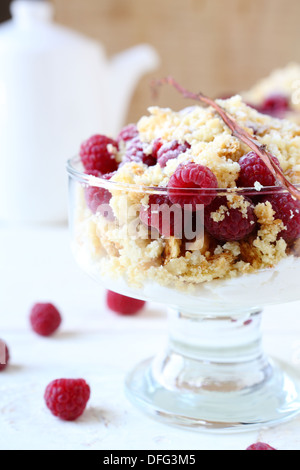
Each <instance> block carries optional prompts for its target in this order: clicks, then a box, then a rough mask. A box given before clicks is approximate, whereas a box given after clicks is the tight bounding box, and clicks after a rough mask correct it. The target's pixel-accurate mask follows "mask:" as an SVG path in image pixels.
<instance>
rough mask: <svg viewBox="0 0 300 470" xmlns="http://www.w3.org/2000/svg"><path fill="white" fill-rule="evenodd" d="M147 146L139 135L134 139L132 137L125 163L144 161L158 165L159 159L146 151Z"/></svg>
mask: <svg viewBox="0 0 300 470" xmlns="http://www.w3.org/2000/svg"><path fill="white" fill-rule="evenodd" d="M145 147H146V144H143V142H142V141H141V140H140V138H139V137H135V138H134V139H132V140H131V141H130V142H129V144H128V147H127V149H126V152H125V156H124V159H123V163H127V162H137V163H140V162H142V163H144V164H145V165H147V166H153V165H156V163H157V160H156V158H155V156H154V155H153V153H150V154H148V153H146V152H145Z"/></svg>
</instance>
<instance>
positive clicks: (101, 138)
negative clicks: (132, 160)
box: [80, 134, 118, 174]
mask: <svg viewBox="0 0 300 470" xmlns="http://www.w3.org/2000/svg"><path fill="white" fill-rule="evenodd" d="M110 146H111V147H112V150H111V149H110V148H109V147H110ZM116 150H118V143H117V142H116V141H115V140H113V139H110V138H109V137H106V136H105V135H99V134H97V135H93V136H92V137H90V139H88V140H86V141H85V142H83V144H82V145H81V148H80V157H81V161H82V164H83V166H84V168H85V170H86V171H93V170H97V171H100V173H102V174H105V173H111V172H112V171H115V170H116V169H117V168H118V162H117V161H116V159H115V157H114V151H116Z"/></svg>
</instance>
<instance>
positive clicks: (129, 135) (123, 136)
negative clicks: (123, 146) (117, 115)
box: [117, 124, 139, 142]
mask: <svg viewBox="0 0 300 470" xmlns="http://www.w3.org/2000/svg"><path fill="white" fill-rule="evenodd" d="M138 135H139V131H138V129H137V127H136V125H135V124H128V125H127V126H125V127H123V129H122V130H121V131H120V132H119V135H118V137H117V142H121V141H123V142H129V141H130V140H132V139H134V138H135V137H137V136H138Z"/></svg>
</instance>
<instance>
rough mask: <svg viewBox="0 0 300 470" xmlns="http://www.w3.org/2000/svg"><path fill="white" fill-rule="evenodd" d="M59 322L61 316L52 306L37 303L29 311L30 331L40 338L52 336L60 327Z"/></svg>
mask: <svg viewBox="0 0 300 470" xmlns="http://www.w3.org/2000/svg"><path fill="white" fill-rule="evenodd" d="M61 321H62V318H61V315H60V313H59V311H58V310H57V308H56V307H55V306H54V305H53V304H50V303H37V304H35V305H34V306H33V307H32V309H31V312H30V323H31V326H32V329H33V330H34V331H35V332H36V333H37V334H39V335H41V336H50V335H52V334H53V333H54V332H55V331H56V330H57V329H58V327H59V326H60V324H61Z"/></svg>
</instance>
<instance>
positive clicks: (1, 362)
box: [0, 339, 9, 372]
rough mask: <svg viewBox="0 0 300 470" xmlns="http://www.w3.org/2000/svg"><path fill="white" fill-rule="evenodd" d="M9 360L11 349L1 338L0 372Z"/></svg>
mask: <svg viewBox="0 0 300 470" xmlns="http://www.w3.org/2000/svg"><path fill="white" fill-rule="evenodd" d="M8 362H9V350H8V347H7V344H6V343H5V342H4V341H2V340H1V339H0V372H2V371H3V370H4V369H6V367H7V365H8Z"/></svg>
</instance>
